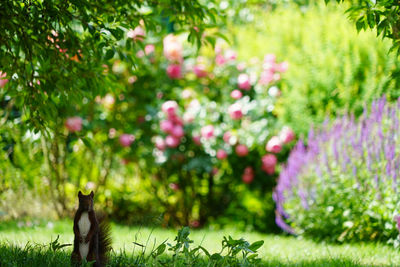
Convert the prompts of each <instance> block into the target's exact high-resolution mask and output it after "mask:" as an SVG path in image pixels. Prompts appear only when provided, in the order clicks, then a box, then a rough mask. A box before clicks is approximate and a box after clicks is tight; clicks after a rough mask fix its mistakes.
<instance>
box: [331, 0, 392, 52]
mask: <svg viewBox="0 0 400 267" xmlns="http://www.w3.org/2000/svg"><path fill="white" fill-rule="evenodd" d="M328 2H332V0H325V3H328ZM336 2H338V3H341V2H347V3H349V5H350V7H349V8H348V9H347V11H346V12H347V13H348V14H349V16H350V18H351V19H352V20H354V22H355V24H356V28H357V30H358V31H361V30H366V29H368V28H370V29H376V32H377V35H378V36H381V37H382V38H389V39H392V43H393V47H392V49H394V50H397V54H400V7H399V4H398V3H397V2H396V1H379V0H378V1H375V0H374V1H370V0H336Z"/></svg>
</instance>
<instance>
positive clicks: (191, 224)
mask: <svg viewBox="0 0 400 267" xmlns="http://www.w3.org/2000/svg"><path fill="white" fill-rule="evenodd" d="M190 227H192V228H199V227H200V222H199V221H198V220H194V221H191V222H190Z"/></svg>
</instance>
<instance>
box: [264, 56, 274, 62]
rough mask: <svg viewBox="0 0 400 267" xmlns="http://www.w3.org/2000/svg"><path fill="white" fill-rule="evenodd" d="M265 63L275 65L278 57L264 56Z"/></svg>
mask: <svg viewBox="0 0 400 267" xmlns="http://www.w3.org/2000/svg"><path fill="white" fill-rule="evenodd" d="M264 62H265V63H275V62H276V56H275V55H274V54H267V55H265V56H264Z"/></svg>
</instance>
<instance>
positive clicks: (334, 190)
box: [273, 97, 400, 243]
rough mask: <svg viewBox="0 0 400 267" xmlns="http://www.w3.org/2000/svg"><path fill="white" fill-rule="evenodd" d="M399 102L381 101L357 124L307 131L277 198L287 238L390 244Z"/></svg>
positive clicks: (398, 160) (345, 121)
mask: <svg viewBox="0 0 400 267" xmlns="http://www.w3.org/2000/svg"><path fill="white" fill-rule="evenodd" d="M399 116H400V99H399V100H398V101H397V104H389V103H387V101H386V98H385V97H383V98H381V99H379V100H376V101H374V102H373V103H372V106H371V108H370V109H368V108H367V107H365V108H364V112H363V114H362V116H361V117H360V118H359V119H358V120H356V119H355V118H354V116H353V115H346V116H343V117H341V118H337V119H336V120H334V121H332V122H329V120H326V121H325V122H324V124H323V125H322V127H320V128H319V129H318V128H315V129H311V131H310V132H309V135H308V138H307V144H305V143H304V142H303V141H302V140H300V141H299V142H298V143H297V145H296V146H295V148H294V149H293V150H292V152H291V154H290V156H289V159H288V162H287V164H286V166H285V167H284V168H283V170H282V172H281V174H280V177H279V180H278V185H277V187H276V189H275V192H274V195H273V196H274V200H275V202H276V206H277V210H276V214H277V216H276V223H277V224H278V225H279V226H280V227H281V228H282V229H283V230H285V231H286V232H289V233H292V234H301V235H310V236H313V237H317V238H324V239H326V238H327V239H331V240H334V241H339V242H343V241H357V240H380V241H386V242H389V243H391V242H394V240H395V239H396V237H397V235H398V230H397V228H396V225H395V221H394V219H393V218H394V217H395V215H396V214H398V210H399V209H398V203H399V200H400V197H399V194H398V191H399V189H400V187H399V181H398V180H399V177H398V174H399V169H400V149H399V146H400V136H399V131H400V129H399Z"/></svg>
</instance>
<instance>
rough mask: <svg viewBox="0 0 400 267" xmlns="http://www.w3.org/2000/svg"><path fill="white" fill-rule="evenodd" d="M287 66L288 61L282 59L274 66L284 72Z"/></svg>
mask: <svg viewBox="0 0 400 267" xmlns="http://www.w3.org/2000/svg"><path fill="white" fill-rule="evenodd" d="M288 68H289V63H288V62H287V61H284V62H282V63H280V64H278V65H277V66H276V69H277V71H279V72H286V71H287V70H288Z"/></svg>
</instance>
